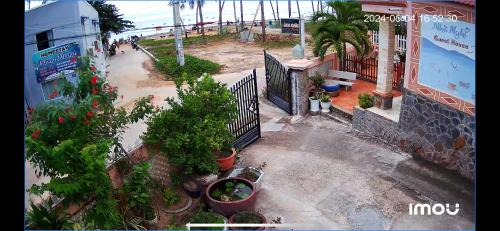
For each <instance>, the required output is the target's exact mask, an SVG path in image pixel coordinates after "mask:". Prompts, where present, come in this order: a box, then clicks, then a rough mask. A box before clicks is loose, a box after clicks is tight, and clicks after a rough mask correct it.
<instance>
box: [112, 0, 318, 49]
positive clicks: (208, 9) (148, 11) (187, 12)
mask: <svg viewBox="0 0 500 231" xmlns="http://www.w3.org/2000/svg"><path fill="white" fill-rule="evenodd" d="M108 3H110V4H114V5H115V6H116V7H117V8H118V9H119V11H120V14H123V18H124V19H126V20H130V21H132V22H134V25H135V27H136V30H131V31H127V32H123V33H120V34H114V33H111V41H113V40H114V39H116V40H118V39H120V38H123V39H126V38H127V37H128V36H132V35H137V36H140V35H141V34H142V35H143V36H148V35H154V34H159V33H166V32H168V31H169V30H170V28H162V30H161V31H157V30H156V29H154V28H151V27H157V26H172V25H173V24H174V23H173V9H172V7H171V6H169V5H168V1H108ZM317 3H318V2H317V1H314V7H315V8H316V7H317V5H316V4H317ZM298 4H299V8H300V13H301V14H302V16H303V17H310V16H311V15H312V13H313V10H312V4H311V1H298ZM235 5H236V18H237V20H240V17H241V13H240V2H239V1H238V0H236V1H235ZM258 5H259V1H251V0H244V1H243V19H244V21H253V20H254V18H255V20H257V21H260V18H261V14H260V13H261V11H260V9H259V10H258V11H257V7H258ZM272 5H273V8H274V11H275V12H274V14H273V8H271V3H270V1H264V16H265V19H266V21H271V20H274V18H275V17H276V18H278V15H277V13H276V1H275V0H272ZM218 6H219V4H218V2H217V1H206V2H205V5H204V6H203V20H204V22H214V24H213V25H216V24H217V21H218V20H219V12H218ZM278 9H279V18H288V1H282V0H280V1H278ZM325 10H326V8H325ZM180 14H181V19H182V21H183V23H184V25H186V28H189V29H191V27H192V25H193V24H195V23H196V8H193V9H190V8H189V6H188V5H187V4H186V6H185V7H184V9H181V10H180ZM255 14H257V15H256V16H255ZM275 15H276V16H275ZM298 17H299V13H298V9H297V2H296V1H292V2H291V18H298ZM222 21H223V24H224V25H225V24H226V22H227V21H229V22H234V21H235V16H234V7H233V1H226V2H225V4H224V7H223V10H222ZM208 26H211V25H208ZM141 28H150V29H141ZM137 29H140V30H137Z"/></svg>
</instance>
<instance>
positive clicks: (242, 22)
mask: <svg viewBox="0 0 500 231" xmlns="http://www.w3.org/2000/svg"><path fill="white" fill-rule="evenodd" d="M240 13H241V19H240V20H241V22H240V24H241V29H242V30H243V28H245V20H243V0H240Z"/></svg>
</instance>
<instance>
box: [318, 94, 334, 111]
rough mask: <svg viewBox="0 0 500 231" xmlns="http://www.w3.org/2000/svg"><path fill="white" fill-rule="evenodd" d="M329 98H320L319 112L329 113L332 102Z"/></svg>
mask: <svg viewBox="0 0 500 231" xmlns="http://www.w3.org/2000/svg"><path fill="white" fill-rule="evenodd" d="M330 100H331V99H330V96H329V95H328V94H323V95H321V96H320V101H321V111H322V112H325V113H327V112H330V106H332V101H330Z"/></svg>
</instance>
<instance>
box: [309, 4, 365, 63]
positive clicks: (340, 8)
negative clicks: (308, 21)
mask: <svg viewBox="0 0 500 231" xmlns="http://www.w3.org/2000/svg"><path fill="white" fill-rule="evenodd" d="M327 4H328V6H330V7H332V8H333V9H334V10H335V14H330V13H328V12H321V11H319V12H318V11H316V13H315V14H314V15H313V17H312V21H313V22H314V25H313V27H314V28H313V31H312V36H313V38H314V43H315V44H314V45H315V46H314V50H313V51H314V55H316V56H320V57H321V59H323V58H324V55H325V53H326V51H327V50H328V48H330V47H331V46H333V48H334V50H335V51H336V52H337V56H338V57H339V60H342V61H343V59H344V58H345V55H346V47H347V44H348V43H349V44H351V45H352V46H353V47H354V48H355V50H356V53H357V54H360V55H361V56H365V55H367V54H368V53H369V51H370V50H371V48H372V46H371V43H370V40H369V38H368V34H367V30H368V28H367V26H366V24H365V22H364V13H363V11H361V5H360V4H359V3H357V2H353V1H347V2H337V1H329V2H328V3H327ZM343 68H344V67H343V62H341V69H343Z"/></svg>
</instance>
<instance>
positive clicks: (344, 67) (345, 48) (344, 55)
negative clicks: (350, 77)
mask: <svg viewBox="0 0 500 231" xmlns="http://www.w3.org/2000/svg"><path fill="white" fill-rule="evenodd" d="M343 46H344V52H342V54H340V55H341V57H342V58H341V67H342V70H343V71H347V70H346V68H347V65H346V64H347V63H346V57H347V45H346V43H343Z"/></svg>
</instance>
